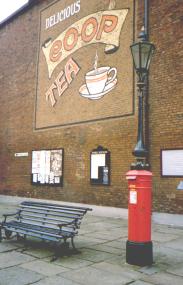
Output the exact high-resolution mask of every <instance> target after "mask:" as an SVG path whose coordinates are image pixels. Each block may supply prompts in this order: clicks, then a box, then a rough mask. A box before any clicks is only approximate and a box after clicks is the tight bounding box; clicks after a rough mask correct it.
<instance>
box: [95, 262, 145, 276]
mask: <svg viewBox="0 0 183 285" xmlns="http://www.w3.org/2000/svg"><path fill="white" fill-rule="evenodd" d="M92 267H95V268H97V269H99V270H103V271H106V272H109V273H114V274H119V275H123V276H125V277H127V278H130V279H131V280H135V279H138V278H140V277H141V276H142V274H141V273H140V272H138V271H135V270H133V269H132V268H130V267H126V266H121V265H116V264H110V263H108V262H100V263H95V264H93V265H92Z"/></svg>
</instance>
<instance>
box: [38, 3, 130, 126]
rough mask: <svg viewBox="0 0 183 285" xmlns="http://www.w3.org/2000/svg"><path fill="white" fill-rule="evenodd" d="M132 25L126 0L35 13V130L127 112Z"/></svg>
mask: <svg viewBox="0 0 183 285" xmlns="http://www.w3.org/2000/svg"><path fill="white" fill-rule="evenodd" d="M133 22H134V5H133V1H132V0H124V1H120V0H109V1H103V2H101V1H98V0H94V1H92V3H90V5H88V3H87V1H84V0H81V1H74V2H73V0H72V1H71V0H69V1H61V0H60V1H57V2H55V3H53V4H52V5H50V6H48V7H46V8H45V9H44V10H42V11H41V12H40V23H41V24H40V46H39V59H38V81H37V97H36V117H35V127H36V129H41V128H46V127H54V126H59V125H68V124H75V123H82V122H87V121H95V120H102V119H105V118H110V117H121V116H124V115H127V114H128V115H129V114H131V113H132V112H133V74H132V61H131V55H130V51H129V46H130V44H131V42H132V41H133V35H134V32H133ZM118 86H119V87H118ZM112 95H113V96H112ZM99 102H101V103H99ZM124 102H125V104H124ZM73 106H74V109H73ZM86 110H87V111H86Z"/></svg>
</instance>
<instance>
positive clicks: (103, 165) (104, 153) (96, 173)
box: [90, 146, 110, 185]
mask: <svg viewBox="0 0 183 285" xmlns="http://www.w3.org/2000/svg"><path fill="white" fill-rule="evenodd" d="M90 183H91V184H93V185H110V152H109V151H108V150H107V149H104V148H103V147H102V146H98V148H97V149H94V150H92V152H91V153H90Z"/></svg>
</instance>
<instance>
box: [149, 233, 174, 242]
mask: <svg viewBox="0 0 183 285" xmlns="http://www.w3.org/2000/svg"><path fill="white" fill-rule="evenodd" d="M177 238H178V235H174V234H168V235H165V234H164V233H161V232H153V233H152V240H153V241H158V242H163V243H164V242H168V241H174V240H176V239H177Z"/></svg>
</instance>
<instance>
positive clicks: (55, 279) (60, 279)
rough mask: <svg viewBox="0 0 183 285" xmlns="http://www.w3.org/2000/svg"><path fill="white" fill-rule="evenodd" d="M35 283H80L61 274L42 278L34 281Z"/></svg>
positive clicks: (57, 284) (52, 284) (58, 284)
mask: <svg viewBox="0 0 183 285" xmlns="http://www.w3.org/2000/svg"><path fill="white" fill-rule="evenodd" d="M35 285H81V284H80V283H77V282H75V281H72V280H69V279H65V278H63V277H61V276H55V277H49V278H44V279H43V280H41V281H39V282H36V283H35Z"/></svg>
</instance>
